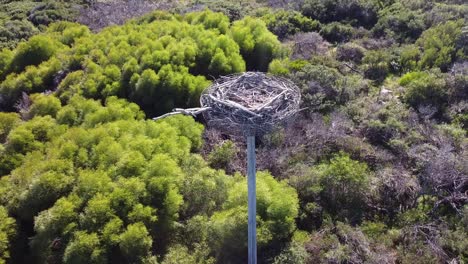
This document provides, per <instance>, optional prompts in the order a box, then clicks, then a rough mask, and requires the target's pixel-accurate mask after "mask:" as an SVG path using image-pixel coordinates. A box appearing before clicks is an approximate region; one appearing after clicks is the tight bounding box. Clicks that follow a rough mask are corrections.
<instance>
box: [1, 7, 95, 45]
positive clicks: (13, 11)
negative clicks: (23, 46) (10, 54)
mask: <svg viewBox="0 0 468 264" xmlns="http://www.w3.org/2000/svg"><path fill="white" fill-rule="evenodd" d="M87 1H88V0H72V1H58V0H48V1H32V0H25V1H10V0H5V1H2V5H1V6H0V49H2V48H14V47H15V46H16V45H17V44H18V43H19V42H21V41H25V40H27V39H29V38H30V37H31V36H33V35H35V34H38V33H39V32H41V31H42V30H43V29H44V28H45V27H46V26H47V25H49V24H50V23H52V22H55V21H60V20H73V19H75V17H76V16H77V15H78V11H79V10H78V9H79V8H78V7H79V5H83V4H86V2H87Z"/></svg>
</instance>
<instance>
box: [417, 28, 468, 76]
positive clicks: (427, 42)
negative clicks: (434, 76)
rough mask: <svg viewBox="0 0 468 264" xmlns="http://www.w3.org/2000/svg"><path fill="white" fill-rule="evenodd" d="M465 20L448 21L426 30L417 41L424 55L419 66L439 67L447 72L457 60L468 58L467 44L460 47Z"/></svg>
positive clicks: (424, 67) (423, 67) (425, 67)
mask: <svg viewBox="0 0 468 264" xmlns="http://www.w3.org/2000/svg"><path fill="white" fill-rule="evenodd" d="M463 25H464V21H463V20H458V21H448V22H446V23H444V24H441V25H438V26H435V27H432V28H430V29H428V30H426V31H425V32H424V33H423V34H422V35H421V37H420V38H419V39H418V40H417V41H416V44H417V45H419V46H420V47H421V48H422V50H423V53H422V55H421V60H420V62H419V65H420V67H421V68H422V69H428V68H432V67H439V68H440V70H441V71H443V72H446V71H447V70H448V69H449V68H450V66H451V65H452V63H453V62H454V61H455V60H456V59H464V58H466V56H468V53H467V50H466V48H465V44H466V43H465V44H462V45H460V44H461V43H460V41H459V39H460V38H462V37H463V35H462V27H463Z"/></svg>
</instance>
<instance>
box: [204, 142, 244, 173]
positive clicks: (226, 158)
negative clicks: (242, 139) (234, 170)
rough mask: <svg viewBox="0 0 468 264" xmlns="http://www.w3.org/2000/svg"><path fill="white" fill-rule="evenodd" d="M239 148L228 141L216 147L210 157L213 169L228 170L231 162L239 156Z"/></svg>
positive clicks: (209, 161)
mask: <svg viewBox="0 0 468 264" xmlns="http://www.w3.org/2000/svg"><path fill="white" fill-rule="evenodd" d="M237 152H238V150H237V147H236V145H235V144H234V142H232V141H230V140H228V141H225V142H223V143H222V144H220V145H218V146H216V147H215V149H214V150H213V151H212V152H211V153H210V155H209V156H208V163H209V164H210V166H212V167H213V168H217V169H221V168H226V167H227V165H228V164H229V163H230V162H231V160H232V159H233V158H234V157H235V156H236V155H237Z"/></svg>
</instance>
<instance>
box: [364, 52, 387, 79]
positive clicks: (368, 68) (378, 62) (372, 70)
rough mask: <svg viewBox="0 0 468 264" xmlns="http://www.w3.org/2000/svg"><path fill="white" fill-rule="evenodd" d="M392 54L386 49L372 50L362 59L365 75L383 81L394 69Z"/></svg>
mask: <svg viewBox="0 0 468 264" xmlns="http://www.w3.org/2000/svg"><path fill="white" fill-rule="evenodd" d="M391 61H392V56H391V54H389V52H388V51H386V50H370V51H368V52H367V53H366V54H365V56H364V58H363V59H362V66H361V67H362V69H363V71H364V76H365V77H367V78H369V79H371V80H375V81H377V82H382V81H383V80H385V78H386V77H387V75H388V74H389V73H390V71H391V70H392V66H391Z"/></svg>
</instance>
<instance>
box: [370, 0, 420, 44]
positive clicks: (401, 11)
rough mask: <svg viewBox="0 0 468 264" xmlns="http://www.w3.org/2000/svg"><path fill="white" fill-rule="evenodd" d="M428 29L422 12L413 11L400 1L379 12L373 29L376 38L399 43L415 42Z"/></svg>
mask: <svg viewBox="0 0 468 264" xmlns="http://www.w3.org/2000/svg"><path fill="white" fill-rule="evenodd" d="M425 29H426V25H425V23H424V13H423V11H422V10H416V11H413V10H411V9H409V8H408V7H407V6H405V4H403V3H402V2H400V1H396V2H395V3H394V4H392V5H390V6H388V7H386V8H384V9H383V10H381V11H380V12H379V20H378V22H377V24H376V25H375V26H374V27H373V28H372V32H373V33H374V35H375V36H376V37H384V36H385V37H388V38H393V39H395V40H396V41H397V42H399V43H407V42H414V41H415V40H416V39H417V38H418V37H419V36H420V35H421V33H422V32H423V31H424V30H425Z"/></svg>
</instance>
